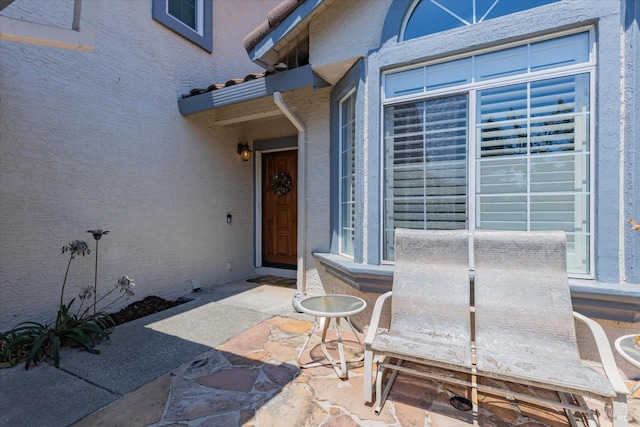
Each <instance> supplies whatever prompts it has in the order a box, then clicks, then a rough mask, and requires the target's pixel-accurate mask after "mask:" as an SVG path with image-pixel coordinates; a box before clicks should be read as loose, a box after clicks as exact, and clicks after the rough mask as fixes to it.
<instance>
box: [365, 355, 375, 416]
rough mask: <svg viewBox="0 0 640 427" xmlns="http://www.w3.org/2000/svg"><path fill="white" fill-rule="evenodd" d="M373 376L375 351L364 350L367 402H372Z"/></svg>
mask: <svg viewBox="0 0 640 427" xmlns="http://www.w3.org/2000/svg"><path fill="white" fill-rule="evenodd" d="M372 376H373V352H372V351H371V350H366V349H365V351H364V390H363V392H364V393H363V396H364V401H365V403H371V402H372V400H373V398H372V392H373V390H372V384H371V378H372Z"/></svg>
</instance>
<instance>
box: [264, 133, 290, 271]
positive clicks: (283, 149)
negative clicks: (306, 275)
mask: <svg viewBox="0 0 640 427" xmlns="http://www.w3.org/2000/svg"><path fill="white" fill-rule="evenodd" d="M254 151H255V155H254V159H255V160H254V173H253V176H254V192H253V194H254V196H255V200H254V205H255V216H254V229H255V244H254V245H253V247H254V259H255V266H256V268H259V267H263V265H262V154H263V153H276V152H280V151H298V147H297V146H288V147H278V148H265V149H259V148H258V144H254ZM298 173H300V171H298ZM297 179H298V177H296V180H297ZM298 232H300V230H298ZM298 249H299V248H298ZM296 267H297V265H296ZM268 268H272V267H268ZM274 270H279V269H274ZM296 270H297V268H296V269H294V270H288V271H296Z"/></svg>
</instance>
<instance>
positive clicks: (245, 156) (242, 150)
mask: <svg viewBox="0 0 640 427" xmlns="http://www.w3.org/2000/svg"><path fill="white" fill-rule="evenodd" d="M238 154H240V155H241V156H242V160H244V161H245V162H246V161H247V160H249V159H250V158H251V149H250V148H249V143H248V142H245V143H244V144H241V143H239V144H238Z"/></svg>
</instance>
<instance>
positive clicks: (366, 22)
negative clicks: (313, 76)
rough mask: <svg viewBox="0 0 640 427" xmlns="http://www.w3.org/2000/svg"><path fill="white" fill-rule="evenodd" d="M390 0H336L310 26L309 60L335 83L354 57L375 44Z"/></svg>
mask: <svg viewBox="0 0 640 427" xmlns="http://www.w3.org/2000/svg"><path fill="white" fill-rule="evenodd" d="M390 4H391V0H376V1H367V0H357V1H338V2H335V3H334V4H333V5H332V7H330V8H329V9H328V10H327V11H326V13H324V14H321V15H320V16H318V18H317V19H315V20H314V21H312V22H311V25H310V27H309V43H310V46H309V47H310V58H309V60H310V62H311V64H312V65H313V67H314V70H316V71H317V72H319V74H321V75H322V76H323V77H324V78H325V79H326V80H327V81H329V82H331V83H332V84H335V83H336V82H337V81H338V80H339V79H340V78H341V77H342V75H343V74H344V73H345V72H347V71H348V70H349V68H351V66H352V65H353V63H354V62H355V60H356V59H357V58H359V57H365V56H367V54H368V53H369V51H370V50H371V49H374V48H376V47H377V46H378V44H379V42H380V35H381V33H382V26H383V23H384V18H385V16H386V14H387V10H388V9H389V5H390Z"/></svg>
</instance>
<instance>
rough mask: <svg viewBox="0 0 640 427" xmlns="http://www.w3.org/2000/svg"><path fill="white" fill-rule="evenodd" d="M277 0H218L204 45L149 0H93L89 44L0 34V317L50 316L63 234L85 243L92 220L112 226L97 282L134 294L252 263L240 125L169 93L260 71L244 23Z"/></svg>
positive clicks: (11, 12)
mask: <svg viewBox="0 0 640 427" xmlns="http://www.w3.org/2000/svg"><path fill="white" fill-rule="evenodd" d="M60 3H61V2H49V1H47V2H42V1H31V0H18V1H16V2H14V3H13V4H12V5H10V6H9V7H7V8H6V9H5V10H3V14H5V15H7V16H11V17H16V18H20V19H27V20H28V19H30V18H31V17H32V16H31V15H36V16H34V17H33V18H34V19H33V20H34V21H40V20H45V22H47V21H46V19H49V21H48V22H50V23H55V24H58V23H63V22H65V21H66V19H67V18H68V16H70V15H69V11H68V9H66V8H59V7H58V6H59V5H60ZM68 3H71V4H72V3H73V2H72V1H70V2H68ZM277 3H278V1H277V0H273V1H266V0H265V1H252V2H251V7H248V8H244V9H245V10H242V11H241V10H239V8H238V5H237V3H236V2H234V1H214V7H213V9H214V52H213V54H211V55H209V54H208V53H207V52H205V51H203V50H202V49H200V48H198V47H197V46H195V45H193V44H191V43H190V42H188V41H187V40H185V39H183V38H181V37H180V36H178V35H176V34H175V33H173V32H172V31H170V30H168V29H166V28H165V27H163V26H161V25H159V24H158V23H157V22H155V21H153V20H152V19H151V2H150V1H135V2H127V7H126V8H124V7H121V6H122V4H123V3H120V2H111V1H100V2H99V29H98V34H97V46H96V49H95V50H94V51H93V52H74V51H67V50H61V49H54V48H48V47H42V46H35V45H28V44H21V43H13V42H2V43H0V58H2V60H1V61H0V136H1V139H2V143H1V144H0V174H1V175H0V220H1V222H0V242H1V244H0V329H6V328H9V327H13V326H14V324H15V323H16V322H18V321H22V320H27V319H33V320H51V319H50V318H51V317H52V316H55V311H56V309H57V305H58V303H59V295H60V288H61V283H62V279H63V277H64V270H65V267H66V262H67V259H68V258H67V257H66V255H61V254H60V249H61V247H62V246H63V245H65V244H67V243H68V242H69V241H71V240H73V239H80V240H86V241H87V242H88V243H89V246H90V248H91V249H92V250H94V249H95V241H94V240H93V238H92V237H91V235H89V234H87V233H86V232H85V231H86V230H89V229H93V228H102V229H106V230H110V234H109V235H107V236H105V237H104V238H103V239H102V240H101V241H100V250H99V256H100V259H99V265H98V283H99V285H98V287H99V291H100V292H101V293H104V292H106V290H107V289H108V288H109V287H111V286H112V285H113V284H114V283H115V280H116V279H117V277H119V276H120V275H124V274H127V275H129V276H130V277H131V278H132V279H133V280H134V281H135V283H136V287H135V292H136V296H135V297H133V298H134V299H141V298H143V297H145V296H148V295H152V294H153V295H159V296H163V297H176V296H179V295H183V294H185V293H187V292H189V291H190V290H191V280H192V279H193V280H195V281H196V282H199V283H200V285H201V286H206V285H209V284H212V283H220V282H225V281H229V280H232V279H235V278H238V277H245V276H248V275H250V274H251V273H252V271H253V263H252V257H251V256H250V255H249V254H251V252H252V248H253V234H252V232H253V228H252V221H253V216H252V203H253V199H252V197H253V193H252V188H253V178H252V167H251V163H250V162H242V161H241V159H240V158H239V156H238V155H237V154H236V150H235V148H236V144H237V142H238V141H239V140H240V138H241V137H243V135H242V134H241V132H239V130H238V129H237V128H234V127H220V126H215V125H214V124H213V121H212V120H207V116H203V117H194V118H185V117H183V116H181V115H180V114H179V111H178V107H177V102H176V100H177V98H178V97H179V96H180V95H181V94H182V93H186V92H188V91H189V90H190V89H191V88H193V87H202V86H207V85H209V84H211V83H214V82H220V81H224V80H226V79H228V78H231V77H238V76H240V77H241V76H243V75H244V74H246V73H249V72H257V71H260V70H259V69H258V67H257V66H255V65H254V64H252V63H251V62H250V61H249V60H248V58H247V56H246V52H245V51H244V49H243V48H242V44H241V39H242V37H243V36H244V35H245V34H247V33H248V32H249V31H250V30H251V29H252V28H254V27H256V26H257V25H258V24H259V23H260V22H261V21H262V20H264V17H265V16H266V12H267V11H268V10H270V9H271V8H273V7H274V6H275V5H276V4H277ZM61 15H62V16H61ZM45 18H46V19H45ZM69 25H70V21H69ZM209 117H210V116H209ZM228 212H229V213H231V214H232V215H233V223H232V224H231V225H229V224H227V223H226V215H227V213H228ZM94 255H95V254H94V253H92V254H91V255H90V256H89V257H86V258H84V259H82V258H80V259H77V260H75V261H74V262H73V264H72V267H71V273H70V278H69V281H68V285H67V289H66V298H65V300H67V301H68V300H69V299H71V298H72V297H74V296H76V295H77V294H78V292H79V289H80V287H81V286H85V285H92V284H93V262H94ZM228 262H231V263H232V269H231V271H228V270H227V263H228ZM125 302H126V301H122V302H121V304H120V305H124V303H125ZM114 308H115V307H114Z"/></svg>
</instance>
